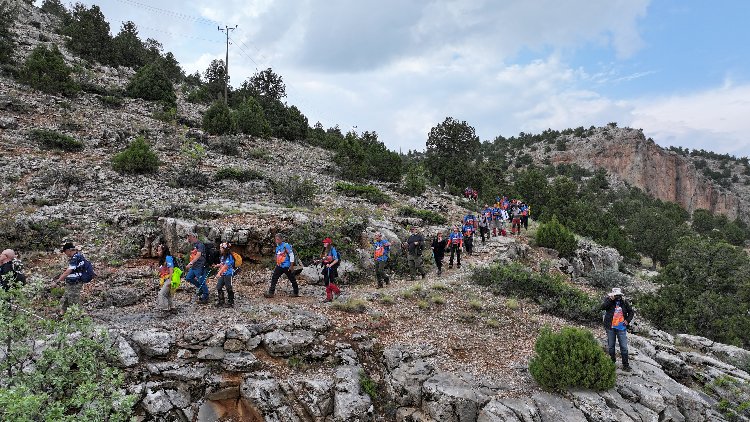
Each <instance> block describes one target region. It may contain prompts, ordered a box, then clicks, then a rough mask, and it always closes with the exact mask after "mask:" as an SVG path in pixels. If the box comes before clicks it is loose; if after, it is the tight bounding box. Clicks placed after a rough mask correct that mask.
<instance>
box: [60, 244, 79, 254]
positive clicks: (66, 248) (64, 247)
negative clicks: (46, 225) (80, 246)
mask: <svg viewBox="0 0 750 422" xmlns="http://www.w3.org/2000/svg"><path fill="white" fill-rule="evenodd" d="M75 248H76V247H75V245H73V244H72V243H71V242H68V243H66V244H64V245H63V247H62V251H63V252H65V251H67V250H69V249H75Z"/></svg>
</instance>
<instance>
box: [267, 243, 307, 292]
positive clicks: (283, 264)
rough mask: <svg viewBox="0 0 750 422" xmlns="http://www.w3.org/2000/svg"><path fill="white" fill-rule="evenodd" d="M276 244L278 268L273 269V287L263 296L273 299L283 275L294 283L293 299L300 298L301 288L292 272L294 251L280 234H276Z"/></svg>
mask: <svg viewBox="0 0 750 422" xmlns="http://www.w3.org/2000/svg"><path fill="white" fill-rule="evenodd" d="M274 241H275V242H276V267H275V268H274V269H273V275H272V276H271V287H269V288H268V291H267V292H266V293H263V296H264V297H266V298H272V297H273V295H274V294H275V292H276V283H277V282H278V281H279V278H281V276H282V275H283V274H286V277H287V278H288V279H289V282H291V283H292V297H299V286H298V285H297V277H295V275H294V272H293V271H291V268H292V262H294V259H295V258H294V250H293V249H292V246H291V245H290V244H288V243H286V242H284V236H282V235H281V234H280V233H276V236H274Z"/></svg>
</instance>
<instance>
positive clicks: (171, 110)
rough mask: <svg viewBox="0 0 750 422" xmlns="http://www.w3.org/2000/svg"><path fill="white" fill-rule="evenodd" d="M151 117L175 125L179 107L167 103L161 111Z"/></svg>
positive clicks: (156, 111) (155, 111)
mask: <svg viewBox="0 0 750 422" xmlns="http://www.w3.org/2000/svg"><path fill="white" fill-rule="evenodd" d="M151 117H153V118H154V119H156V120H161V121H162V122H164V123H173V122H175V121H176V120H177V107H174V106H171V105H169V104H166V103H165V104H163V106H162V107H161V108H160V109H157V110H154V113H153V114H152V115H151Z"/></svg>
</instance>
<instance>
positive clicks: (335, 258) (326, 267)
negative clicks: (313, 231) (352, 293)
mask: <svg viewBox="0 0 750 422" xmlns="http://www.w3.org/2000/svg"><path fill="white" fill-rule="evenodd" d="M340 263H341V260H340V257H339V252H338V251H337V250H336V248H334V247H333V240H332V239H331V238H330V237H326V238H325V239H323V253H322V256H321V262H320V265H322V266H323V271H322V274H323V284H324V285H325V286H326V298H325V300H324V301H323V302H330V301H332V300H334V299H336V298H337V297H338V296H339V295H340V294H341V289H339V286H337V285H336V284H334V283H333V281H334V280H335V279H336V277H338V275H339V272H338V268H339V264H340Z"/></svg>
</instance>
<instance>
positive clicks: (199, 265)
mask: <svg viewBox="0 0 750 422" xmlns="http://www.w3.org/2000/svg"><path fill="white" fill-rule="evenodd" d="M187 241H188V243H190V244H191V245H192V246H193V249H192V250H191V251H190V262H188V264H187V265H186V266H185V269H187V270H188V273H187V275H186V276H185V281H187V282H188V283H190V284H192V285H193V286H195V288H196V289H197V292H196V295H197V296H198V297H199V299H198V303H199V304H201V305H205V304H207V303H208V286H207V285H206V276H207V275H208V274H207V273H206V268H205V267H206V245H204V244H203V242H201V241H199V240H198V235H196V234H195V233H192V232H191V233H188V235H187Z"/></svg>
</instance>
